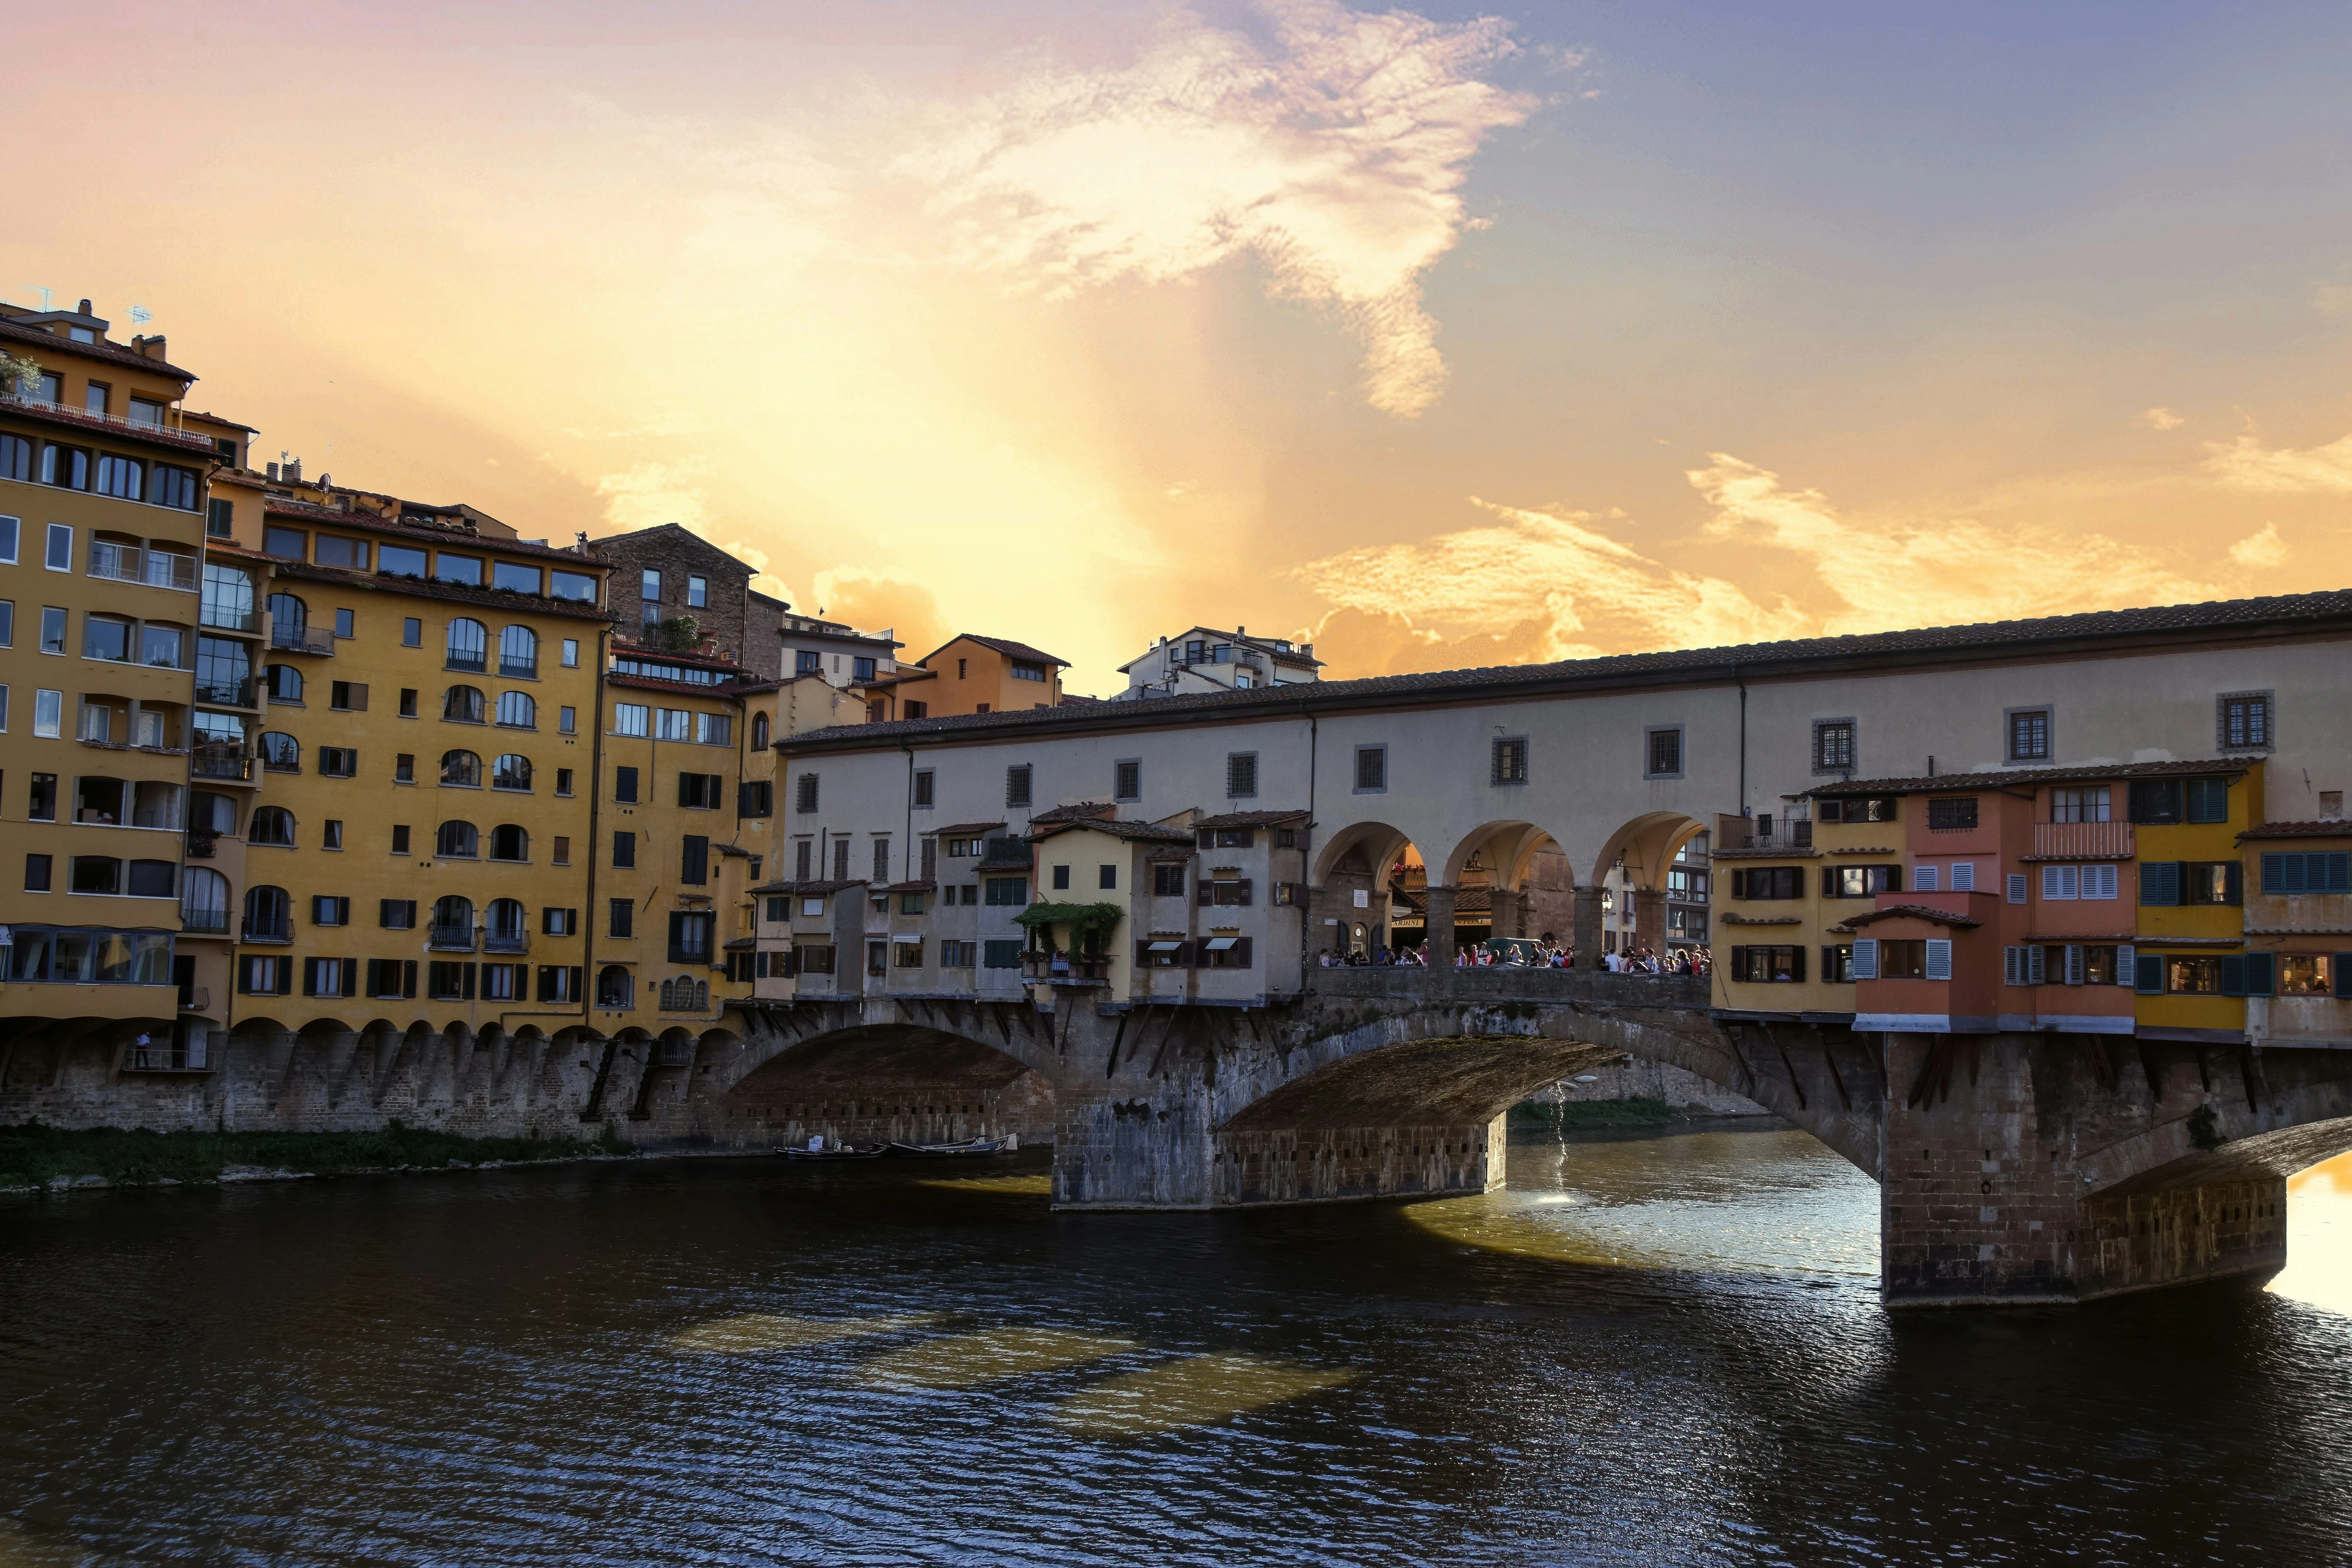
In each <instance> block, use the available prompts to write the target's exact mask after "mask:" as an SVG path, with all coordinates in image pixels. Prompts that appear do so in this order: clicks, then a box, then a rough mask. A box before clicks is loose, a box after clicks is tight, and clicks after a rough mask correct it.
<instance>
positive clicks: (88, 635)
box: [81, 616, 131, 664]
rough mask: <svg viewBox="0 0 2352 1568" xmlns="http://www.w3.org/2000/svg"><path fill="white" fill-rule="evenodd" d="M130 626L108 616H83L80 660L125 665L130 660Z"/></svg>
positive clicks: (125, 622) (126, 622)
mask: <svg viewBox="0 0 2352 1568" xmlns="http://www.w3.org/2000/svg"><path fill="white" fill-rule="evenodd" d="M81 656H82V658H103V659H110V660H111V661H113V662H115V663H117V664H121V663H127V662H128V661H129V660H130V658H131V623H130V622H129V621H118V620H116V619H114V618H113V617H112V616H83V617H82V618H81Z"/></svg>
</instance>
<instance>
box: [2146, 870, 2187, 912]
mask: <svg viewBox="0 0 2352 1568" xmlns="http://www.w3.org/2000/svg"><path fill="white" fill-rule="evenodd" d="M2139 901H2140V902H2141V903H2142V904H2145V905H2149V906H2159V905H2166V904H2178V903H2179V902H2180V862H2179V861H2178V860H2143V861H2141V862H2140V867H2139Z"/></svg>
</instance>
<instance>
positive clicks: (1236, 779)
mask: <svg viewBox="0 0 2352 1568" xmlns="http://www.w3.org/2000/svg"><path fill="white" fill-rule="evenodd" d="M1225 794H1226V795H1227V796H1228V797H1229V798H1231V799H1234V800H1247V799H1250V798H1252V797H1254V796H1255V795H1256V794H1257V753H1256V752H1230V753H1228V754H1227V755H1226V757H1225Z"/></svg>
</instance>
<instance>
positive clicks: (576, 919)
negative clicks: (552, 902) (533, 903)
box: [539, 909, 580, 936]
mask: <svg viewBox="0 0 2352 1568" xmlns="http://www.w3.org/2000/svg"><path fill="white" fill-rule="evenodd" d="M539 929H540V931H541V932H542V933H544V934H546V935H548V936H578V935H579V934H580V911H579V910H556V909H545V910H540V911H539Z"/></svg>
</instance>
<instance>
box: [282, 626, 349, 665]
mask: <svg viewBox="0 0 2352 1568" xmlns="http://www.w3.org/2000/svg"><path fill="white" fill-rule="evenodd" d="M269 646H270V647H273V648H276V649H278V650H280V651H282V652H286V653H316V654H324V655H326V656H328V657H329V658H332V657H333V655H334V652H335V634H334V633H332V632H331V631H328V630H327V629H326V628H325V627H323V626H287V625H285V624H284V623H283V622H279V621H272V622H271V623H270V624H269Z"/></svg>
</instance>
